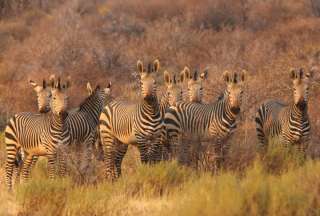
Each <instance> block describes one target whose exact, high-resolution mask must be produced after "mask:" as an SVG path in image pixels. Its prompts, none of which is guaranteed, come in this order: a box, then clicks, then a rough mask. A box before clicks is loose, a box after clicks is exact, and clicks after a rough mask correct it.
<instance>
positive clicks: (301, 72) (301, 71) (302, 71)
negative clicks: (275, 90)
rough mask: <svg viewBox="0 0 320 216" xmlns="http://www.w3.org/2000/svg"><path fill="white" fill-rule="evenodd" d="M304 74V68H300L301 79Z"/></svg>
mask: <svg viewBox="0 0 320 216" xmlns="http://www.w3.org/2000/svg"><path fill="white" fill-rule="evenodd" d="M303 75H304V70H303V68H300V69H299V79H302V78H303Z"/></svg>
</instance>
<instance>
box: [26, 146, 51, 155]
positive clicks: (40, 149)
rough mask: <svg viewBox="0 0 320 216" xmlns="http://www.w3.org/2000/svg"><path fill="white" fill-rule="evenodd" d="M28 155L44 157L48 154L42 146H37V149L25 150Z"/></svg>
mask: <svg viewBox="0 0 320 216" xmlns="http://www.w3.org/2000/svg"><path fill="white" fill-rule="evenodd" d="M25 151H26V152H27V153H28V154H31V155H38V156H45V155H47V154H48V151H47V149H46V148H45V147H44V146H43V145H39V146H38V147H37V148H30V149H25Z"/></svg>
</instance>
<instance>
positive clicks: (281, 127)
mask: <svg viewBox="0 0 320 216" xmlns="http://www.w3.org/2000/svg"><path fill="white" fill-rule="evenodd" d="M312 74H313V73H312V72H309V73H305V72H304V71H303V69H300V70H291V72H290V78H291V80H292V87H293V102H291V103H290V104H289V105H286V104H284V103H282V102H279V101H268V102H265V103H263V104H262V105H261V106H260V107H259V109H258V112H257V115H256V119H255V122H256V132H257V137H258V140H259V146H258V149H259V151H260V153H261V154H262V156H263V155H264V154H265V153H266V151H267V149H268V144H269V141H270V139H272V138H279V141H280V143H281V144H282V145H283V146H286V147H288V146H289V145H296V146H297V147H298V149H299V150H301V152H302V153H303V157H305V151H306V149H307V147H308V146H307V144H308V142H307V141H308V139H309V136H310V122H309V117H308V93H309V84H310V79H311V77H312Z"/></svg>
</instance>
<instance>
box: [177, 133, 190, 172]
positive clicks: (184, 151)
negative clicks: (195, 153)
mask: <svg viewBox="0 0 320 216" xmlns="http://www.w3.org/2000/svg"><path fill="white" fill-rule="evenodd" d="M178 145H179V146H178V155H179V156H178V162H179V163H180V164H182V165H186V166H190V165H191V158H190V141H189V140H188V139H186V137H184V136H183V137H182V136H180V135H179V136H178Z"/></svg>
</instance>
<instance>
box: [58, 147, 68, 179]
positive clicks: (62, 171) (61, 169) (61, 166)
mask: <svg viewBox="0 0 320 216" xmlns="http://www.w3.org/2000/svg"><path fill="white" fill-rule="evenodd" d="M66 172H67V161H66V155H65V153H64V152H60V154H59V160H58V174H59V176H61V177H64V176H65V175H66Z"/></svg>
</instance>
